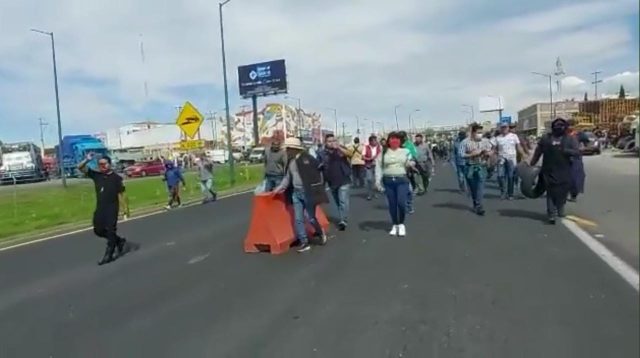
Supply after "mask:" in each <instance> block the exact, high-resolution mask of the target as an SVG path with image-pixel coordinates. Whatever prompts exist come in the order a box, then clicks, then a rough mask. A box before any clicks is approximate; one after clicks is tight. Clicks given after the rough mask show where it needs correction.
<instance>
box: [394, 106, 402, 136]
mask: <svg viewBox="0 0 640 358" xmlns="http://www.w3.org/2000/svg"><path fill="white" fill-rule="evenodd" d="M400 106H402V105H401V104H396V106H395V107H393V113H394V114H395V116H396V130H400V123H398V107H400Z"/></svg>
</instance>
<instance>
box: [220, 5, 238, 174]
mask: <svg viewBox="0 0 640 358" xmlns="http://www.w3.org/2000/svg"><path fill="white" fill-rule="evenodd" d="M229 1H231V0H225V1H223V2H221V3H218V13H219V14H220V44H221V46H222V78H223V80H224V109H225V114H226V116H227V151H228V152H229V153H228V154H229V181H230V182H231V185H233V184H235V182H236V176H235V160H234V158H233V144H232V143H231V114H230V113H229V88H228V83H227V56H226V54H225V50H224V25H223V21H222V7H223V6H225V5H226V4H228V3H229Z"/></svg>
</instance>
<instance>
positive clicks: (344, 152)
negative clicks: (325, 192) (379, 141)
mask: <svg viewBox="0 0 640 358" xmlns="http://www.w3.org/2000/svg"><path fill="white" fill-rule="evenodd" d="M324 143H325V146H326V148H325V150H324V152H323V154H322V163H321V165H322V173H323V175H324V180H325V182H326V183H327V185H328V186H329V191H331V196H333V201H334V202H335V203H336V206H337V208H338V216H339V217H340V222H339V223H338V229H339V230H340V231H344V230H346V229H347V222H348V218H349V191H350V188H351V165H350V164H349V154H350V153H349V149H347V148H345V147H344V146H341V145H340V144H338V141H337V139H336V137H335V136H334V135H333V134H327V135H326V136H325V139H324Z"/></svg>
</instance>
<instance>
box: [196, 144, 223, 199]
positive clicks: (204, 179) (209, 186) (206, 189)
mask: <svg viewBox="0 0 640 358" xmlns="http://www.w3.org/2000/svg"><path fill="white" fill-rule="evenodd" d="M197 165H198V176H199V178H200V189H201V190H202V194H204V199H202V203H203V204H206V203H209V202H212V201H216V199H217V198H218V194H217V193H216V192H215V191H214V190H213V163H212V162H211V161H210V160H209V159H208V158H207V156H206V155H205V154H204V153H203V154H201V155H200V160H199V161H198V164H197Z"/></svg>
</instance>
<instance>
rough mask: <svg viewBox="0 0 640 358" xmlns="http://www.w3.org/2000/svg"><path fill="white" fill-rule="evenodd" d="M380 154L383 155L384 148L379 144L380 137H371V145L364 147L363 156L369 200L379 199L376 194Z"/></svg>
mask: <svg viewBox="0 0 640 358" xmlns="http://www.w3.org/2000/svg"><path fill="white" fill-rule="evenodd" d="M380 153H382V147H381V146H380V144H379V143H378V137H376V136H375V135H371V136H370V137H369V143H368V144H366V145H365V146H364V153H363V154H362V159H364V168H365V178H366V185H367V200H371V199H373V198H374V197H377V195H376V194H375V183H376V159H378V156H379V155H380Z"/></svg>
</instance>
